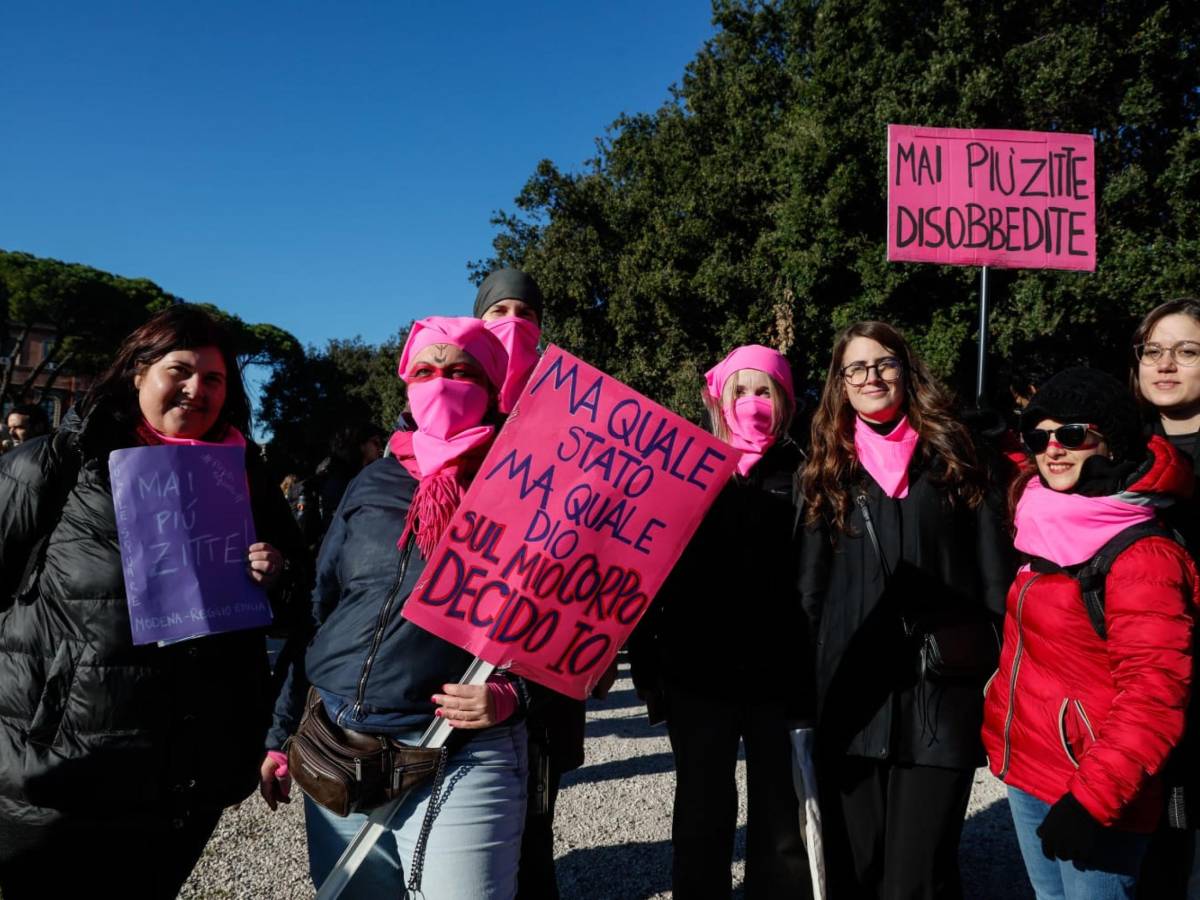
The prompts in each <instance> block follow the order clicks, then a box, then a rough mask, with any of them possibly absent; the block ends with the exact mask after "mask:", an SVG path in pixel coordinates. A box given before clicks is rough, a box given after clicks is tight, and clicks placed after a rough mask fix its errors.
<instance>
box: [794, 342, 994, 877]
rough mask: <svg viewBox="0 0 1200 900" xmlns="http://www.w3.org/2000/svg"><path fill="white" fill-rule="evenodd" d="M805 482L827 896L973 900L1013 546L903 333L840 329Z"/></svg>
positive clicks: (804, 551)
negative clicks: (932, 646) (986, 701)
mask: <svg viewBox="0 0 1200 900" xmlns="http://www.w3.org/2000/svg"><path fill="white" fill-rule="evenodd" d="M801 487H802V501H803V503H804V516H803V522H804V526H805V527H804V528H803V530H802V532H801V533H800V534H799V535H798V540H799V548H798V551H799V557H800V559H799V563H800V590H801V595H802V599H803V602H804V609H805V612H806V613H807V614H808V617H809V621H810V623H811V629H812V633H813V637H814V638H815V649H816V680H817V706H818V709H817V715H818V718H817V744H818V747H817V749H818V759H817V762H818V777H819V778H820V779H821V811H822V816H823V820H822V826H823V828H824V834H825V850H826V864H827V867H828V868H827V876H828V886H829V896H830V897H833V898H838V897H889V898H890V897H896V898H899V897H904V898H918V897H927V898H933V897H947V898H954V897H960V896H961V895H962V887H961V884H960V881H959V873H958V843H959V836H960V834H961V831H962V823H963V818H964V817H965V814H966V811H967V801H968V798H969V796H970V792H971V781H972V777H973V772H974V769H975V768H976V767H977V766H979V765H982V763H983V748H982V746H981V745H980V740H979V727H980V723H981V720H982V714H983V697H982V691H981V689H982V688H983V684H984V681H985V680H986V679H987V676H988V675H990V674H991V672H992V670H993V669H994V668H995V663H996V658H997V655H998V646H997V638H996V632H995V631H994V630H993V629H994V627H995V626H997V625H998V624H999V622H1000V619H1001V617H1002V616H1003V613H1004V595H1005V590H1006V588H1007V587H1008V583H1009V580H1010V577H1011V574H1012V566H1011V562H1010V558H1011V541H1010V540H1009V538H1008V536H1007V534H1006V533H1005V527H1004V515H1003V511H1002V510H1003V501H1002V498H1001V497H1000V492H999V491H998V490H995V489H992V488H991V485H990V483H989V479H988V477H987V474H986V472H985V471H984V468H983V467H982V466H981V465H980V464H979V462H978V456H977V452H976V448H975V445H974V441H973V440H972V437H971V435H970V433H969V432H968V431H967V428H966V427H965V426H964V425H963V424H962V423H961V422H960V421H959V420H958V418H957V417H956V416H955V414H954V408H953V404H952V398H951V395H950V394H949V392H948V391H947V390H946V389H945V388H944V387H942V385H941V384H939V383H938V382H937V381H936V380H935V379H934V378H933V377H932V376H931V375H930V374H929V372H928V370H927V369H926V368H925V366H924V364H923V363H922V362H921V360H920V358H919V357H917V356H916V354H915V353H913V351H912V349H911V348H910V347H909V345H908V342H907V341H905V340H904V338H903V336H902V335H901V334H900V333H899V332H898V331H897V330H896V329H895V328H893V327H891V326H890V325H887V324H886V323H883V322H859V323H857V324H855V325H852V326H850V327H849V328H847V329H846V330H844V331H843V332H842V333H841V334H840V335H838V337H837V340H836V342H835V344H834V347H833V354H832V358H831V360H830V363H829V370H828V374H827V376H826V380H825V385H824V388H823V390H822V392H821V400H820V404H819V405H818V407H817V410H816V412H815V414H814V415H813V420H812V441H811V444H810V448H809V457H808V461H807V462H806V464H805V467H804V472H803V479H802V486H801ZM927 636H932V637H934V638H936V640H937V641H938V642H939V643H938V645H937V646H938V647H939V648H942V649H944V650H946V651H947V652H948V653H949V651H953V650H955V649H956V648H961V647H962V646H963V644H964V643H965V644H966V645H967V648H968V649H967V650H965V651H962V652H960V653H956V654H955V655H956V656H960V657H965V660H966V664H965V665H963V664H960V665H959V666H958V667H957V668H958V670H957V671H954V670H951V671H947V670H946V668H944V667H942V666H939V664H938V659H937V657H936V655H933V654H926V653H923V652H922V646H923V644H924V642H925V639H926V637H927Z"/></svg>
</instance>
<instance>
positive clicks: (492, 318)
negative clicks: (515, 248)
mask: <svg viewBox="0 0 1200 900" xmlns="http://www.w3.org/2000/svg"><path fill="white" fill-rule="evenodd" d="M545 307H546V301H545V299H544V298H543V297H542V291H541V288H539V287H538V285H537V282H536V281H534V280H533V276H531V275H527V274H526V273H524V272H522V271H520V270H519V269H497V270H496V271H495V272H492V273H491V274H490V275H488V277H487V278H485V279H484V280H483V283H482V284H480V285H479V290H478V291H477V292H476V293H475V318H477V319H482V320H483V324H484V327H486V328H487V330H488V331H490V332H491V333H492V334H494V335H495V336H496V337H497V338H499V339H500V343H502V344H503V345H504V349H505V350H506V351H507V352H508V371H507V373H506V374H505V377H504V389H503V390H502V391H501V392H500V412H502V413H505V414H507V413H510V412H512V408H513V407H514V406H515V405H516V403H517V398H518V397H520V396H521V391H523V390H524V389H525V383H526V382H527V381H529V376H530V375H531V374H533V369H534V366H536V365H537V362H538V358H539V356H538V341H540V340H541V337H542V313H543V311H544V310H545Z"/></svg>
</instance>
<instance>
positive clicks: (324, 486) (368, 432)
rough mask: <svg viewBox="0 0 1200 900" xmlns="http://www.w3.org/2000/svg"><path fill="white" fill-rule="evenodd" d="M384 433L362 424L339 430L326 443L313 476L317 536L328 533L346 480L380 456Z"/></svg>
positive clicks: (385, 438)
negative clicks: (317, 506) (323, 455)
mask: <svg viewBox="0 0 1200 900" xmlns="http://www.w3.org/2000/svg"><path fill="white" fill-rule="evenodd" d="M386 443H387V434H386V433H385V432H384V431H383V429H382V428H380V427H379V426H377V425H374V424H372V423H370V422H362V423H359V424H357V425H348V426H346V427H345V428H342V429H341V430H339V431H338V432H337V433H336V434H335V435H334V436H333V438H332V439H331V440H330V441H329V456H327V457H325V459H323V460H322V461H321V462H320V463H319V464H318V465H317V470H316V473H315V475H314V478H313V480H314V482H315V484H316V494H317V502H318V505H319V507H320V521H321V526H320V534H321V535H324V534H325V532H326V531H328V530H329V523H330V522H331V521H332V520H333V511H334V510H335V509H337V506H338V503H340V502H341V499H342V494H344V493H345V492H346V487H347V486H348V485H349V484H350V481H351V480H352V479H353V478H354V476H355V475H357V474H358V473H359V472H361V471H362V470H363V468H364V467H365V466H368V465H370V464H371V463H373V462H375V460H377V459H379V458H380V457H382V456H383V448H384V445H385V444H386Z"/></svg>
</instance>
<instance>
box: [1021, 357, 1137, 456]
mask: <svg viewBox="0 0 1200 900" xmlns="http://www.w3.org/2000/svg"><path fill="white" fill-rule="evenodd" d="M1042 419H1054V420H1055V421H1057V422H1061V423H1062V424H1064V425H1069V424H1072V423H1076V422H1080V423H1084V424H1088V425H1094V426H1096V430H1097V431H1099V432H1100V433H1101V434H1102V435H1104V440H1105V442H1106V443H1107V444H1108V448H1109V450H1110V451H1111V453H1112V455H1113V460H1114V461H1116V462H1122V461H1126V460H1140V459H1141V458H1142V457H1143V456H1144V455H1145V441H1144V440H1143V439H1142V425H1141V415H1140V414H1139V412H1138V407H1137V402H1136V401H1135V400H1134V399H1133V395H1132V394H1131V393H1130V392H1129V388H1128V387H1126V386H1125V385H1123V384H1122V383H1121V382H1119V381H1118V380H1117V379H1115V378H1113V377H1112V376H1111V375H1109V374H1108V373H1106V372H1101V371H1098V370H1097V369H1087V368H1083V367H1079V368H1074V369H1064V370H1063V371H1061V372H1059V373H1058V374H1057V375H1051V376H1050V378H1048V379H1047V380H1046V381H1045V382H1044V383H1043V384H1042V386H1041V387H1039V388H1038V390H1037V393H1036V394H1034V395H1033V399H1032V400H1031V401H1030V402H1029V405H1028V406H1026V407H1025V409H1024V410H1022V412H1021V430H1022V431H1026V430H1028V429H1030V428H1036V427H1037V424H1038V422H1040V421H1042Z"/></svg>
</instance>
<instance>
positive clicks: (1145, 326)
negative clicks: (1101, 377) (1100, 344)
mask: <svg viewBox="0 0 1200 900" xmlns="http://www.w3.org/2000/svg"><path fill="white" fill-rule="evenodd" d="M1175 315H1182V316H1187V317H1188V318H1189V319H1191V320H1192V321H1193V322H1195V323H1196V324H1197V325H1200V300H1197V299H1196V298H1195V297H1179V298H1178V299H1175V300H1168V301H1166V302H1165V303H1160V304H1158V306H1156V307H1154V309H1152V310H1150V312H1148V313H1146V315H1145V317H1144V318H1143V319H1142V321H1141V322H1139V323H1138V327H1137V328H1136V329H1134V332H1133V341H1132V342H1131V343H1132V345H1133V347H1134V349H1135V350H1136V349H1137V347H1139V346H1140V345H1142V344H1144V343H1146V340H1147V338H1149V337H1150V333H1151V332H1152V331H1154V326H1155V325H1157V324H1158V323H1159V322H1161V321H1162V320H1163V319H1165V318H1166V317H1167V316H1175ZM1140 370H1141V363H1140V362H1139V361H1138V359H1137V357H1136V356H1135V357H1134V360H1133V368H1132V369H1130V370H1129V387H1130V389H1131V390H1132V391H1133V397H1134V399H1135V400H1137V402H1138V405H1139V406H1142V407H1143V408H1145V407H1152V406H1153V404H1152V403H1151V402H1150V401H1149V400H1147V399H1146V398H1145V396H1144V395H1143V394H1142V385H1141V380H1140V378H1139V377H1138V376H1139V373H1140Z"/></svg>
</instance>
